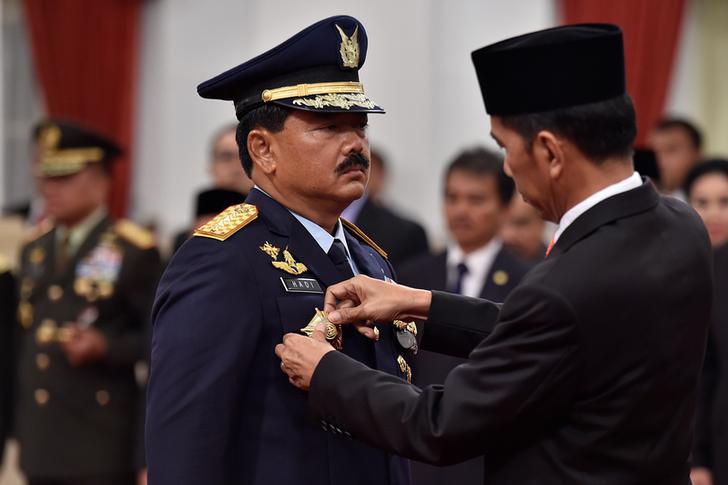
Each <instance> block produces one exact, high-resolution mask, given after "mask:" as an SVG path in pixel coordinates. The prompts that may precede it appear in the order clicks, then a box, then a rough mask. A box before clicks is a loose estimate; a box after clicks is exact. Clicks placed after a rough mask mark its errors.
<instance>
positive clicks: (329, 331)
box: [301, 308, 343, 350]
mask: <svg viewBox="0 0 728 485" xmlns="http://www.w3.org/2000/svg"><path fill="white" fill-rule="evenodd" d="M322 322H323V323H325V324H326V331H325V332H324V337H326V340H327V341H328V342H330V343H331V345H332V346H333V347H334V348H335V349H337V350H341V348H342V347H343V338H342V337H343V334H342V332H341V326H340V325H334V324H333V323H331V322H330V321H329V319H328V317H327V316H326V314H325V313H324V312H322V311H321V310H319V309H318V308H317V309H316V313H315V314H314V315H313V318H312V319H311V321H310V322H308V325H306V326H305V327H303V328H302V329H301V332H302V333H303V334H305V335H306V336H308V337H310V336H311V335H313V332H314V330H316V325H318V324H319V323H322Z"/></svg>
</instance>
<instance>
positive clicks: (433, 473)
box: [398, 248, 528, 485]
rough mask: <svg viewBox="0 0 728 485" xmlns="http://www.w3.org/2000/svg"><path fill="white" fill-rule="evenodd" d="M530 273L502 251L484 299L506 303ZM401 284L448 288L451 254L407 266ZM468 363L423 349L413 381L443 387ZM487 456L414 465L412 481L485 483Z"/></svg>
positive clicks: (442, 484) (490, 272)
mask: <svg viewBox="0 0 728 485" xmlns="http://www.w3.org/2000/svg"><path fill="white" fill-rule="evenodd" d="M527 272H528V266H526V265H525V264H524V263H523V262H521V261H520V260H519V259H517V258H516V257H515V256H513V255H512V254H511V253H510V252H509V251H508V250H507V249H505V248H502V249H501V250H500V251H498V253H497V254H496V256H495V258H494V259H493V263H492V264H491V267H490V269H489V270H488V273H487V274H486V275H485V279H484V280H483V282H482V287H481V291H480V298H485V299H488V300H490V301H494V302H503V301H504V300H505V299H506V297H507V296H508V294H509V293H510V292H511V291H512V290H513V289H514V288H515V287H516V286H517V285H518V283H519V282H520V281H521V279H522V278H523V277H524V276H525V275H526V273H527ZM398 281H399V283H402V284H404V285H407V286H412V287H415V288H423V289H426V290H440V291H444V290H446V289H447V251H443V252H440V253H438V254H432V255H431V254H428V255H425V256H420V257H418V258H415V259H413V260H411V261H408V262H407V263H405V265H404V266H403V268H402V269H401V270H400V272H399V279H398ZM426 332H427V326H426V325H424V326H423V325H419V332H418V337H419V338H420V339H422V338H423V337H424V335H425V334H426ZM465 362H467V360H466V359H464V358H462V357H453V356H451V355H445V354H441V353H437V352H432V351H429V350H424V349H423V350H421V351H420V352H419V353H418V354H417V357H416V358H415V359H414V362H413V364H412V382H413V383H414V384H415V385H417V386H418V387H421V388H423V387H426V386H429V385H431V384H443V383H444V382H445V379H446V378H447V375H448V374H449V373H450V371H451V370H453V369H454V368H455V367H456V366H458V365H460V364H463V363H465ZM483 471H484V461H483V457H477V458H473V459H471V460H468V461H466V462H463V463H458V464H456V465H451V466H447V467H435V466H432V465H429V464H426V463H420V462H412V481H413V483H415V484H416V485H452V484H458V485H470V484H472V485H476V484H481V483H483V476H484V475H483Z"/></svg>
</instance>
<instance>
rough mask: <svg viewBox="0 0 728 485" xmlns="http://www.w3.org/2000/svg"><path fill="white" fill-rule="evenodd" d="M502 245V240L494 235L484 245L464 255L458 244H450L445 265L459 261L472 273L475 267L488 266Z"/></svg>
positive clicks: (452, 264)
mask: <svg viewBox="0 0 728 485" xmlns="http://www.w3.org/2000/svg"><path fill="white" fill-rule="evenodd" d="M502 247H503V241H501V240H500V239H499V238H497V237H496V238H493V239H491V240H490V241H488V244H486V245H485V246H483V247H481V248H479V249H476V250H475V251H473V252H472V253H470V254H467V255H466V254H465V253H464V252H463V250H462V249H461V248H460V246H458V245H457V244H452V245H450V246H448V249H447V265H448V266H449V267H455V266H457V265H458V264H460V263H465V265H466V266H467V267H468V271H469V272H470V273H473V272H475V271H476V269H477V268H486V267H490V266H491V265H492V264H493V260H494V259H495V256H496V255H497V254H498V251H500V250H501V248H502Z"/></svg>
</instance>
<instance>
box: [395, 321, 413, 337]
mask: <svg viewBox="0 0 728 485" xmlns="http://www.w3.org/2000/svg"><path fill="white" fill-rule="evenodd" d="M392 325H394V326H395V328H396V329H397V330H404V331H407V332H411V333H413V334H414V335H417V325H416V324H415V322H403V321H402V320H394V321H393V322H392Z"/></svg>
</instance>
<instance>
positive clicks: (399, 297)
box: [324, 275, 432, 333]
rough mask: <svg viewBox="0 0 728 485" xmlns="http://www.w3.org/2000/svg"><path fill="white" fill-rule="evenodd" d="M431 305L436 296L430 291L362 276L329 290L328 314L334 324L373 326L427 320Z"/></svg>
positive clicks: (325, 303)
mask: <svg viewBox="0 0 728 485" xmlns="http://www.w3.org/2000/svg"><path fill="white" fill-rule="evenodd" d="M431 302H432V293H431V292H429V291H427V290H418V289H415V288H409V287H407V286H403V285H398V284H396V283H394V284H393V283H388V282H385V281H382V280H377V279H374V278H370V277H368V276H363V275H359V276H355V277H354V278H351V279H350V280H346V281H342V282H341V283H338V284H336V285H333V286H329V287H328V289H327V290H326V297H325V299H324V312H326V314H327V317H328V319H329V321H330V322H331V323H335V324H343V323H354V324H357V325H359V326H362V325H364V326H371V325H372V324H373V323H374V322H391V321H392V320H411V319H418V320H425V319H427V315H429V313H430V304H431ZM360 331H361V330H360ZM362 333H364V332H362Z"/></svg>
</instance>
